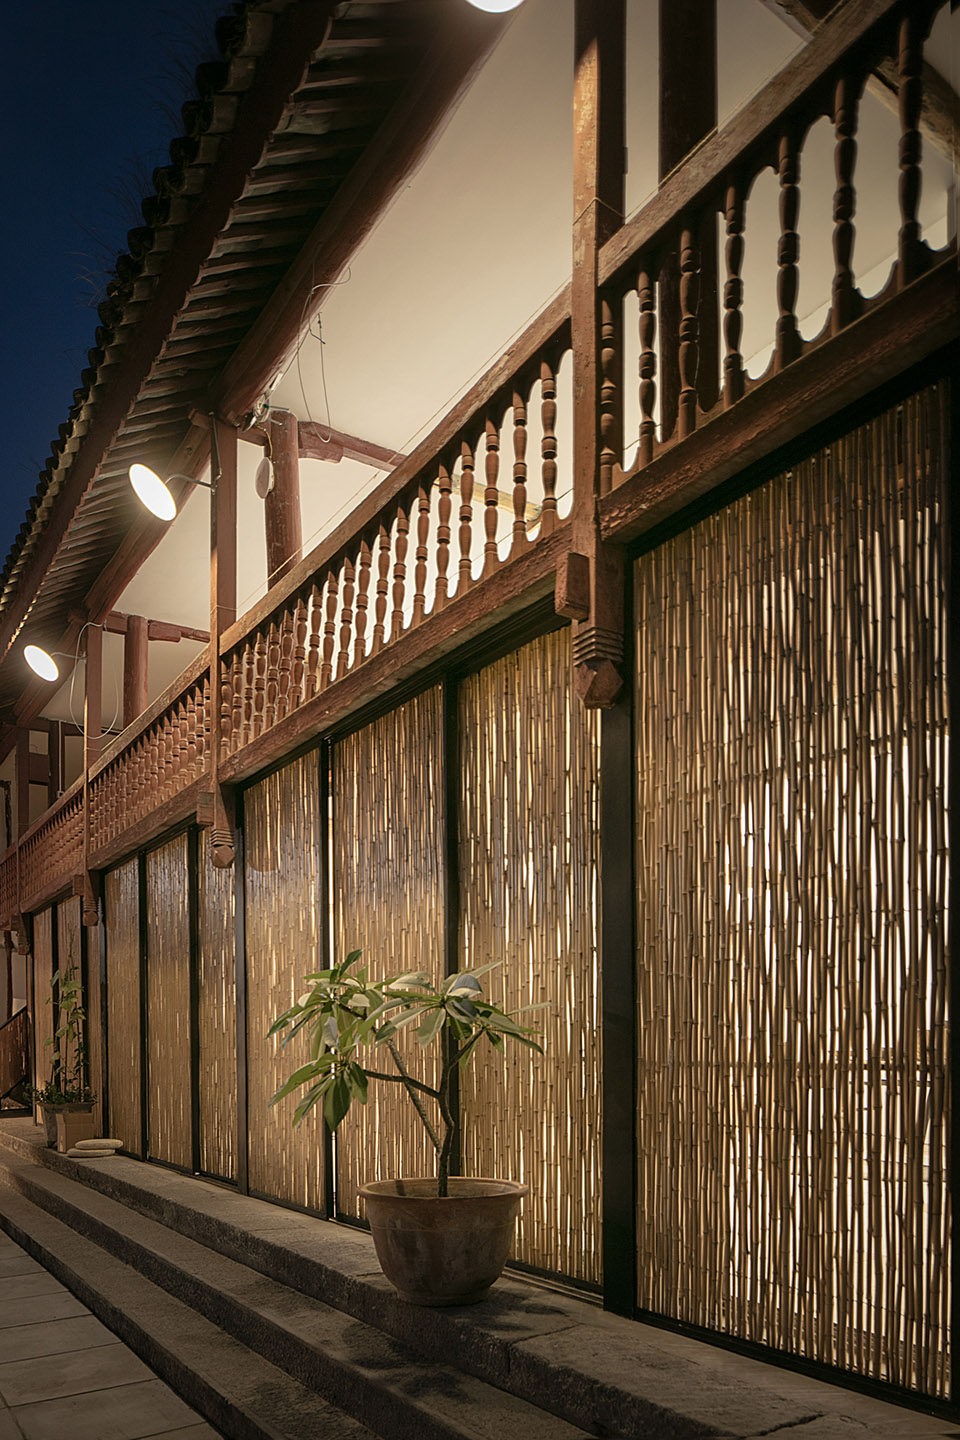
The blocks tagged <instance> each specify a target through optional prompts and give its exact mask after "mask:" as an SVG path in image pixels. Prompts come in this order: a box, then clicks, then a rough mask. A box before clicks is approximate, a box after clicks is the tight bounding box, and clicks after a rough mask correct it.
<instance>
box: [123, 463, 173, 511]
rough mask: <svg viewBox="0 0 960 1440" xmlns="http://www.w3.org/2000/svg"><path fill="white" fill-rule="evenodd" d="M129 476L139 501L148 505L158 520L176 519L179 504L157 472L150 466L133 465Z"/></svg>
mask: <svg viewBox="0 0 960 1440" xmlns="http://www.w3.org/2000/svg"><path fill="white" fill-rule="evenodd" d="M128 474H129V476H130V484H131V485H132V486H133V488H134V490H135V491H136V494H137V498H138V500H139V501H140V502H141V504H143V505H146V507H147V509H148V510H149V511H150V513H151V515H156V517H157V519H158V520H172V519H173V518H174V517H175V515H176V513H177V502H176V501H175V500H174V498H173V496H172V495H171V494H170V491H169V490H168V489H167V487H166V485H165V484H164V483H163V481H162V480H161V479H160V476H159V475H158V474H157V472H156V471H155V470H151V469H150V467H149V466H148V465H131V466H130V469H129V471H128Z"/></svg>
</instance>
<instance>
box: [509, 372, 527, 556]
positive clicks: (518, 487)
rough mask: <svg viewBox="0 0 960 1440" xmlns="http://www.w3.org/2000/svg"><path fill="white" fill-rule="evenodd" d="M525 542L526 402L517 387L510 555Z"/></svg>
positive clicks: (514, 394) (514, 415) (524, 546)
mask: <svg viewBox="0 0 960 1440" xmlns="http://www.w3.org/2000/svg"><path fill="white" fill-rule="evenodd" d="M527 544H528V541H527V402H526V399H525V397H524V396H523V395H522V394H521V392H520V389H519V387H518V388H517V389H515V390H514V392H513V537H512V539H511V541H510V553H511V555H516V554H518V553H519V552H520V551H521V550H524V549H526V546H527Z"/></svg>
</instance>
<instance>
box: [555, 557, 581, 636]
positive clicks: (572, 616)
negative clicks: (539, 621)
mask: <svg viewBox="0 0 960 1440" xmlns="http://www.w3.org/2000/svg"><path fill="white" fill-rule="evenodd" d="M554 609H555V610H556V612H557V614H558V615H564V616H566V618H567V619H568V620H586V619H587V618H588V617H589V615H590V561H589V560H588V558H587V556H586V555H580V554H578V552H577V551H576V550H571V551H569V552H568V553H567V554H566V555H564V557H563V559H562V560H561V561H560V564H559V565H558V566H557V585H556V590H555V591H554Z"/></svg>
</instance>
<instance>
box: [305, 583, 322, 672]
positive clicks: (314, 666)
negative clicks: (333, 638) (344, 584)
mask: <svg viewBox="0 0 960 1440" xmlns="http://www.w3.org/2000/svg"><path fill="white" fill-rule="evenodd" d="M322 628H323V586H322V585H317V584H316V582H314V584H313V586H312V587H311V590H310V652H309V656H308V659H307V696H308V697H309V696H311V695H316V693H317V684H318V680H319V672H320V631H321V629H322Z"/></svg>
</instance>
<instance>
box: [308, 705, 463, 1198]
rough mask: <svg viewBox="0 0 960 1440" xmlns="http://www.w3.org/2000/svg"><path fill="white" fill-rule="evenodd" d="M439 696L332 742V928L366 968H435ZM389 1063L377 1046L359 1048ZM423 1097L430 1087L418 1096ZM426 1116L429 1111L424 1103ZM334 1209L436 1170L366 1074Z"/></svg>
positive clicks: (431, 1081) (415, 1056)
mask: <svg viewBox="0 0 960 1440" xmlns="http://www.w3.org/2000/svg"><path fill="white" fill-rule="evenodd" d="M442 766H443V708H442V702H441V692H440V690H439V688H436V689H433V690H429V691H427V692H425V693H424V694H423V695H419V696H417V698H416V699H414V700H411V701H410V702H409V703H408V704H406V705H402V706H400V707H399V708H398V709H396V710H393V711H391V712H390V714H388V715H385V716H383V718H382V719H380V720H376V721H375V722H374V723H373V724H372V725H368V726H366V728H365V729H363V730H360V731H358V732H357V733H356V734H354V735H351V736H349V737H348V738H347V739H345V740H342V741H341V742H340V743H339V744H338V745H337V746H336V747H335V749H334V754H333V873H334V882H333V886H334V896H335V901H334V936H335V946H336V955H337V958H340V957H342V956H344V955H346V954H348V953H349V952H350V951H351V950H360V949H362V950H363V958H362V960H361V962H360V964H361V965H365V966H367V968H368V969H369V970H370V973H371V974H372V975H373V976H375V977H385V976H388V975H399V974H401V973H402V972H404V971H407V970H426V971H429V972H430V973H431V974H433V975H434V977H435V978H436V979H438V980H439V979H440V978H441V977H442V974H443V895H442V878H441V870H442V863H443V861H442V856H443V830H442V824H443V816H442V810H441V806H442V804H443V794H444V784H443V768H442ZM412 1028H413V1027H411V1028H410V1029H408V1030H405V1031H403V1032H401V1034H400V1035H399V1036H398V1037H397V1045H398V1049H399V1051H400V1053H401V1055H402V1056H403V1057H404V1059H405V1063H408V1068H410V1070H411V1073H412V1074H414V1075H415V1076H416V1077H417V1078H418V1079H421V1080H423V1081H424V1083H425V1084H427V1085H435V1084H436V1083H437V1081H438V1080H439V1066H438V1065H437V1061H436V1058H435V1056H434V1055H433V1054H432V1053H430V1052H425V1051H424V1050H423V1049H421V1047H420V1046H419V1045H418V1044H417V1040H416V1036H415V1035H413V1034H412V1033H411V1030H412ZM367 1059H368V1061H369V1063H371V1064H373V1065H374V1067H375V1068H376V1069H378V1070H383V1071H385V1072H390V1073H392V1072H393V1068H394V1066H393V1061H392V1060H391V1058H390V1056H389V1054H388V1052H387V1051H386V1050H378V1051H376V1052H368V1054H367ZM426 1103H427V1104H428V1105H432V1102H431V1101H430V1100H429V1099H428V1100H427V1102H426ZM433 1113H434V1118H435V1119H436V1118H437V1111H436V1107H435V1106H433ZM336 1155H337V1210H338V1212H339V1213H340V1214H342V1215H352V1216H356V1215H359V1214H360V1213H361V1210H360V1200H359V1196H358V1193H357V1191H358V1188H359V1186H360V1185H362V1184H363V1183H364V1181H366V1180H375V1179H387V1178H389V1177H391V1176H395V1175H407V1176H414V1175H435V1174H436V1173H437V1163H436V1155H435V1153H434V1150H433V1146H432V1145H431V1144H430V1142H429V1140H428V1138H427V1136H426V1134H425V1132H424V1129H423V1125H422V1124H421V1122H420V1120H419V1119H418V1117H417V1115H416V1113H415V1111H414V1109H413V1106H412V1104H411V1103H410V1100H409V1098H408V1096H407V1095H406V1093H405V1092H404V1091H403V1089H402V1088H401V1086H399V1085H389V1084H385V1083H383V1082H379V1083H378V1082H376V1081H375V1082H374V1083H373V1084H371V1086H370V1090H369V1095H368V1100H367V1104H366V1105H365V1106H361V1105H357V1104H355V1105H354V1106H353V1108H352V1109H351V1111H350V1114H349V1115H348V1116H347V1119H346V1120H345V1121H344V1122H343V1123H342V1125H340V1126H339V1128H338V1129H337V1135H336Z"/></svg>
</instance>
